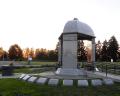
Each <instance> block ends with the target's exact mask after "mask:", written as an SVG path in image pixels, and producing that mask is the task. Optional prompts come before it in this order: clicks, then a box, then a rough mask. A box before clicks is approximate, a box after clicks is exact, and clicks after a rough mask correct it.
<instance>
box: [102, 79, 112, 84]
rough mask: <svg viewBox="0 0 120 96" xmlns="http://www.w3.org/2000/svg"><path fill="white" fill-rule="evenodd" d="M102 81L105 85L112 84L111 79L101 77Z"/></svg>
mask: <svg viewBox="0 0 120 96" xmlns="http://www.w3.org/2000/svg"><path fill="white" fill-rule="evenodd" d="M103 83H104V84H105V85H112V84H114V82H113V80H112V79H103Z"/></svg>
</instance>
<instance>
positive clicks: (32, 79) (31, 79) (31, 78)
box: [28, 77, 37, 82]
mask: <svg viewBox="0 0 120 96" xmlns="http://www.w3.org/2000/svg"><path fill="white" fill-rule="evenodd" d="M36 79H37V77H30V78H29V79H28V82H35V80H36Z"/></svg>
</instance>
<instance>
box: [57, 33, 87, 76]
mask: <svg viewBox="0 0 120 96" xmlns="http://www.w3.org/2000/svg"><path fill="white" fill-rule="evenodd" d="M77 44H78V40H77V34H63V42H62V67H61V68H58V69H57V71H56V72H55V73H56V74H57V75H73V76H75V75H85V72H84V71H83V70H79V69H78V68H77Z"/></svg>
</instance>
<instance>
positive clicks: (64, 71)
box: [55, 68, 87, 76]
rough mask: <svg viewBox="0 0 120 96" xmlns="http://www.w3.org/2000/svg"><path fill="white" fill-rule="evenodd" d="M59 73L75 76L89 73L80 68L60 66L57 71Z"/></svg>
mask: <svg viewBox="0 0 120 96" xmlns="http://www.w3.org/2000/svg"><path fill="white" fill-rule="evenodd" d="M55 73H56V74H57V75H71V76H72V75H73V76H78V75H81V76H84V75H87V73H86V72H85V71H84V70H80V69H72V68H71V69H70V68H58V69H57V71H56V72H55Z"/></svg>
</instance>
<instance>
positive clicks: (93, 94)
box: [0, 78, 120, 96]
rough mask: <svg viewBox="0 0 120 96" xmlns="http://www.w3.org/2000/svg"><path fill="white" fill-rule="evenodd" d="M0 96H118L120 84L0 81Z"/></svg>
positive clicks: (119, 95) (11, 79) (10, 79)
mask: <svg viewBox="0 0 120 96" xmlns="http://www.w3.org/2000/svg"><path fill="white" fill-rule="evenodd" d="M0 96H120V83H115V84H114V85H111V86H107V85H102V86H98V87H93V86H89V87H78V86H77V85H74V86H69V87H68V86H63V85H62V84H61V82H60V84H59V85H58V86H48V85H47V84H46V85H38V84H34V83H28V82H25V81H21V80H18V79H13V78H9V79H0Z"/></svg>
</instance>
